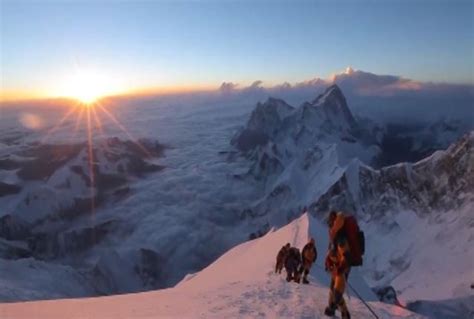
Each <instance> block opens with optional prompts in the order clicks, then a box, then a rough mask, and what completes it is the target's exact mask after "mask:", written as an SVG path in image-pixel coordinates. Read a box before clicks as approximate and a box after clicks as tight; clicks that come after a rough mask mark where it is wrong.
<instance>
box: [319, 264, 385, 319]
mask: <svg viewBox="0 0 474 319" xmlns="http://www.w3.org/2000/svg"><path fill="white" fill-rule="evenodd" d="M314 265H315V266H316V267H318V268H320V269H322V270H324V271H326V269H324V268H323V267H321V266H319V265H318V264H314ZM347 285H348V286H349V288H351V290H352V291H353V292H354V293H355V295H356V296H357V298H359V299H360V301H362V303H363V304H364V305H365V306H366V307H367V309H369V311H370V313H371V314H372V315H373V316H374V317H375V318H376V319H379V316H377V314H376V313H375V312H374V310H372V308H371V307H370V306H369V304H368V303H367V302H366V301H365V300H364V298H362V296H361V295H359V293H358V292H357V290H355V289H354V287H352V285H351V284H350V283H349V280H347Z"/></svg>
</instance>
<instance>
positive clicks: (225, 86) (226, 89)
mask: <svg viewBox="0 0 474 319" xmlns="http://www.w3.org/2000/svg"><path fill="white" fill-rule="evenodd" d="M238 86H239V85H238V84H237V83H233V82H222V84H221V86H220V87H219V91H220V92H222V93H230V92H233V91H235V90H236V89H237V87H238Z"/></svg>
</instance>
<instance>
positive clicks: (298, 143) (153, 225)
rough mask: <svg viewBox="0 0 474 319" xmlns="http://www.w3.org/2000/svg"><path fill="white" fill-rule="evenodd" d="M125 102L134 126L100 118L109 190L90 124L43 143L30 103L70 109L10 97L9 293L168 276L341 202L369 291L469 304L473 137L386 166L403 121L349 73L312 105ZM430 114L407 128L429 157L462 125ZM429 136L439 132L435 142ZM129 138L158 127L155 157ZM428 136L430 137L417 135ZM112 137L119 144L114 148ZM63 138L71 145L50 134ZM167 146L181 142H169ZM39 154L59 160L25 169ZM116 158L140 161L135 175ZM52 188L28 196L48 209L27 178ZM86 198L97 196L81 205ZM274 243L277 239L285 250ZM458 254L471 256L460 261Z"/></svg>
mask: <svg viewBox="0 0 474 319" xmlns="http://www.w3.org/2000/svg"><path fill="white" fill-rule="evenodd" d="M114 103H117V104H116V105H115V104H114V105H113V114H114V116H116V117H117V119H118V121H120V123H121V124H122V126H123V127H124V128H126V129H127V132H126V133H127V134H124V133H123V132H122V131H121V130H120V129H118V128H117V126H116V125H115V124H114V123H113V122H110V121H108V122H107V121H106V119H107V117H105V118H103V119H102V120H103V127H102V129H103V131H104V133H105V134H104V136H102V134H101V132H100V131H97V130H96V131H94V134H93V145H94V155H93V157H94V159H95V160H94V161H93V165H92V168H93V172H94V173H95V174H96V175H97V176H99V177H97V179H96V181H97V182H99V183H98V184H96V185H98V186H97V187H96V188H91V187H90V186H89V185H88V182H87V180H90V176H89V175H88V172H90V163H89V158H88V157H89V155H88V150H87V148H84V147H85V145H86V143H85V142H84V141H86V140H87V126H85V125H83V126H82V127H81V125H79V126H78V125H77V119H76V118H70V119H69V120H66V121H64V122H63V123H62V125H61V126H60V127H58V129H57V130H56V131H55V132H54V133H53V134H51V135H50V136H49V137H50V138H49V139H48V140H54V141H55V142H54V143H53V142H49V144H44V143H39V144H38V141H41V140H42V139H43V138H44V136H45V133H46V132H47V131H48V130H47V129H48V127H47V126H45V127H44V128H43V129H37V130H32V129H30V128H25V127H23V126H22V125H18V120H17V119H18V118H20V119H21V118H22V116H23V115H24V114H25V113H28V114H31V115H32V116H33V115H34V116H35V117H37V118H41V119H48V120H49V121H48V122H49V123H50V125H51V126H53V125H55V124H57V123H59V121H60V119H61V118H62V116H63V114H61V113H60V112H59V110H60V109H59V108H58V109H55V110H54V111H53V112H51V111H50V110H48V109H47V108H45V109H38V111H36V110H35V109H34V108H31V109H28V110H22V109H14V110H12V111H11V113H9V112H10V111H8V112H7V111H4V110H2V112H3V113H2V117H0V124H1V125H0V131H1V132H0V133H1V134H0V143H2V144H1V145H0V151H1V159H2V160H1V161H0V166H1V168H2V169H1V170H0V182H1V183H0V193H1V194H2V195H3V196H0V215H1V216H0V234H1V236H0V237H1V238H0V274H8V275H3V276H0V279H1V280H0V299H1V300H2V301H20V300H35V299H51V298H64V297H87V296H89V297H90V296H97V295H108V294H114V293H130V292H138V291H143V290H150V289H159V288H166V287H171V286H174V285H175V284H176V283H177V282H179V281H180V280H181V279H182V278H183V277H184V276H185V275H186V274H187V273H195V272H199V271H200V270H201V269H203V268H204V267H206V266H208V265H209V264H211V263H212V262H213V261H214V260H216V259H217V258H218V257H219V256H221V255H222V254H224V253H225V252H226V251H228V250H229V249H230V248H232V247H234V246H235V245H238V244H240V243H242V242H245V241H247V240H248V239H249V238H256V237H260V236H263V235H265V234H266V233H267V232H268V231H270V230H272V229H276V228H278V227H281V226H283V225H286V224H287V223H289V222H290V221H292V220H294V219H295V218H298V217H299V216H300V215H301V213H302V211H303V208H304V207H307V208H309V211H310V213H311V214H312V215H313V216H316V218H318V219H322V218H324V215H325V213H327V210H329V209H330V208H335V209H344V210H347V211H350V212H353V213H355V214H357V215H358V217H359V219H360V222H361V225H362V227H363V228H364V230H365V231H366V235H367V238H368V251H367V255H366V258H365V264H364V266H363V267H362V268H361V269H360V270H361V271H360V275H361V276H363V277H364V280H365V282H366V283H368V284H369V285H370V286H371V288H377V289H376V290H377V291H379V292H380V291H389V292H390V291H391V290H390V287H391V286H393V287H394V288H395V292H396V293H397V294H398V298H399V300H400V301H402V302H406V303H407V306H408V307H410V308H411V309H415V310H416V311H420V312H423V313H430V312H426V310H427V309H428V310H430V309H435V308H436V309H440V311H442V312H440V313H442V314H443V315H438V318H447V315H446V314H448V313H451V314H454V315H452V317H453V318H456V317H459V316H461V314H463V313H469V311H470V310H469V309H470V308H469V307H470V305H471V304H473V302H472V297H471V295H469V291H468V290H466V289H467V287H468V286H467V285H468V284H469V282H470V281H472V280H471V279H470V278H472V277H473V275H472V271H471V272H470V269H472V268H473V267H472V263H470V260H474V258H472V254H473V253H472V249H471V247H470V246H469V244H470V243H472V238H471V237H472V236H471V235H470V232H471V231H470V230H471V229H472V227H471V225H472V219H471V218H472V217H470V216H469V215H470V214H471V213H470V212H472V200H471V199H470V198H472V188H470V187H471V186H472V183H471V182H470V180H469V178H470V176H472V166H471V165H472V164H470V162H469V161H471V162H472V157H471V154H472V152H471V151H470V150H472V142H469V141H470V140H472V137H470V136H468V138H467V139H463V140H461V141H460V142H459V144H456V145H457V146H453V147H452V148H451V149H449V150H447V151H445V152H444V153H442V152H441V153H435V154H433V155H432V156H431V157H429V158H427V159H425V160H423V161H421V162H418V159H419V158H420V157H419V155H417V156H415V157H413V158H415V160H413V161H411V160H410V162H411V164H409V163H405V164H401V163H400V164H397V165H392V166H390V167H381V164H380V163H381V161H380V158H381V157H383V156H388V157H390V158H394V157H393V156H392V155H391V154H396V153H397V152H396V148H395V147H393V148H392V147H389V146H390V143H384V140H385V141H386V140H387V136H388V135H387V134H388V133H393V132H389V131H390V130H389V129H387V128H386V127H383V126H380V125H378V124H374V123H373V122H371V121H370V119H369V120H366V119H360V118H357V117H354V116H353V115H352V114H351V110H350V109H349V106H348V105H347V102H346V100H345V98H344V95H343V94H342V92H341V90H340V89H339V88H338V87H336V86H332V87H330V88H328V89H327V90H326V91H325V92H323V93H322V94H321V95H320V96H319V97H318V98H316V99H314V100H313V101H311V102H307V103H304V104H302V105H301V106H299V107H293V106H291V105H288V104H287V103H285V102H284V101H282V100H279V99H274V98H270V99H268V100H267V101H266V102H265V103H260V104H258V106H257V108H255V109H254V110H253V111H252V108H253V107H252V105H254V104H252V103H254V102H249V101H248V99H247V100H245V103H243V104H239V103H238V102H236V101H233V102H232V103H231V104H225V103H221V102H220V101H219V103H217V102H215V101H214V102H212V103H206V100H205V99H204V98H203V99H202V101H201V100H199V101H197V100H194V99H193V98H192V97H189V98H188V99H185V100H182V101H181V100H177V101H174V102H173V103H171V102H170V101H167V102H163V101H161V100H159V99H153V98H151V97H150V98H148V99H147V100H144V101H140V100H138V101H136V100H134V99H130V100H126V103H125V102H124V104H123V105H122V104H120V103H122V102H120V101H114ZM111 109H112V107H111ZM64 110H65V111H64V112H66V111H67V108H64ZM48 112H49V113H48ZM55 116H56V117H57V118H56V117H55ZM246 120H248V123H247V126H246V127H244V128H243V129H240V130H239V127H240V126H241V125H242V124H243V123H245V121H246ZM44 122H45V123H46V121H44ZM20 123H21V122H20ZM449 123H451V122H449ZM433 125H434V126H436V129H433V130H427V131H426V134H424V135H423V136H424V137H423V138H420V137H421V136H420V135H418V133H416V134H415V133H413V132H410V131H409V130H407V131H404V129H403V128H401V129H400V130H397V131H396V132H395V133H396V135H397V137H400V138H402V139H403V138H406V137H407V136H409V137H410V138H412V137H413V143H411V144H410V149H411V147H412V146H413V150H415V151H420V154H421V153H422V152H425V151H426V150H427V149H429V148H432V149H437V148H439V147H442V146H443V145H448V144H449V143H451V142H452V141H453V140H455V139H458V138H459V133H460V131H459V130H457V129H455V130H451V128H452V125H451V124H450V125H449V127H447V126H446V125H435V124H433ZM77 126H78V129H77V130H76V128H77ZM427 127H429V126H427ZM446 130H448V131H449V132H451V133H452V134H451V133H450V134H445V133H446V132H447V131H446ZM236 131H238V132H237V134H235V133H236ZM430 132H431V133H430ZM429 134H433V135H435V136H433V140H436V141H441V142H442V143H437V144H436V143H432V144H430V143H429V138H428V136H429ZM438 134H440V136H438ZM130 136H135V137H143V138H145V139H139V141H141V142H140V143H141V144H142V145H143V146H145V148H151V150H153V149H155V150H156V153H155V151H150V152H151V153H152V156H149V155H146V154H145V153H146V152H145V153H144V152H142V151H140V150H139V148H140V147H138V149H137V147H136V144H133V143H131V142H130ZM435 137H436V138H435ZM157 139H158V140H159V141H160V144H156V142H155V141H156V140H157ZM133 140H134V141H137V140H136V139H133ZM230 140H232V145H229V141H230ZM422 140H423V141H425V142H427V143H424V142H423V143H418V141H420V142H422ZM466 141H467V142H466ZM108 143H111V144H112V145H111V147H108V148H107V147H102V146H101V145H103V144H108ZM64 144H67V145H69V146H68V147H67V148H64V147H63V149H61V147H62V146H55V147H52V146H51V145H64ZM435 144H436V145H435ZM163 145H167V146H169V147H167V148H166V149H165V151H164V153H163ZM56 147H57V148H56ZM155 147H156V148H155ZM387 147H388V148H387ZM443 147H444V146H443ZM107 149H109V150H110V149H111V150H112V151H111V154H108V151H107ZM52 150H56V151H57V153H58V154H57V155H59V156H58V157H55V156H53V155H52V153H56V151H54V152H52ZM137 151H138V152H137ZM76 152H77V153H76ZM390 152H391V153H390ZM153 153H155V154H153ZM42 154H43V155H42ZM61 154H62V155H61ZM462 154H464V155H462ZM136 156H138V158H137V157H136ZM116 158H119V160H118V161H116ZM398 161H399V158H397V163H398ZM27 163H35V164H34V165H37V166H36V167H45V168H46V169H41V170H38V172H35V171H34V170H31V166H30V168H29V169H28V168H23V167H28V165H29V164H27ZM45 163H46V164H47V165H46V164H45ZM118 163H124V165H125V166H128V164H126V163H132V164H130V165H131V166H130V168H127V171H126V172H123V171H121V169H119V167H120V166H121V165H118ZM133 163H136V164H137V165H134V164H133ZM12 165H13V166H12ZM78 167H81V168H82V169H81V170H80V169H79V168H78ZM143 167H144V168H150V169H145V170H144V171H143V170H142V169H140V168H143ZM163 167H164V169H162V168H163ZM20 171H23V173H20V175H21V176H23V177H28V176H29V174H30V173H34V174H40V176H39V177H34V178H37V179H28V178H23V177H21V176H19V175H18V172H20ZM438 171H439V172H438ZM433 172H434V173H433ZM34 174H33V176H36V175H34ZM41 174H43V175H41ZM44 174H46V175H44ZM101 175H105V176H104V177H103V178H102V176H101ZM101 178H102V179H101ZM471 180H472V179H471ZM470 185H471V186H470ZM42 189H48V190H50V192H47V191H45V192H44V193H45V194H50V195H51V194H57V195H58V196H50V197H46V199H48V200H42V201H39V200H38V199H34V197H31V196H30V197H31V198H30V200H31V199H33V200H36V201H37V202H35V203H36V204H35V205H34V207H37V209H33V208H31V207H30V206H28V205H27V204H26V198H27V197H26V194H28V191H29V192H31V191H33V193H32V194H33V195H36V192H37V191H36V190H42ZM41 194H43V192H41ZM92 195H95V196H93V197H92ZM45 196H46V195H45ZM48 196H49V195H48ZM91 198H94V204H95V209H94V213H91V206H90V203H91V201H90V199H91ZM81 199H85V200H86V202H87V204H84V205H83V206H81V205H78V206H77V205H76V200H79V204H80V203H81ZM70 204H71V205H72V206H69V205H70ZM43 206H45V207H50V208H51V210H48V209H45V207H43ZM28 207H29V208H28ZM63 207H69V208H67V209H63ZM20 209H21V210H20ZM15 210H17V211H15ZM14 211H15V212H16V213H15V214H12V212H14ZM420 230H423V231H420ZM325 236H326V230H321V231H318V232H317V233H316V238H317V240H318V241H322V240H323V239H324V238H325ZM254 242H257V241H254ZM433 242H434V243H435V244H434V245H433ZM394 243H397V245H394ZM278 245H281V243H279V244H278ZM242 247H247V248H248V247H250V246H242ZM272 247H273V246H272ZM272 249H273V248H272ZM272 249H269V250H272ZM322 249H323V250H324V249H325V247H323V248H322ZM275 253H276V252H274V251H271V252H268V254H271V255H272V258H271V259H272V260H273V258H274V254H275ZM439 256H442V257H439ZM269 260H270V259H269ZM445 260H456V261H460V262H456V267H454V266H452V264H451V263H442V262H444V261H445ZM233 263H234V261H233ZM427 264H428V265H429V267H431V268H430V272H429V273H427V272H425V271H424V270H425V269H427V267H428V266H427ZM242 267H243V266H242ZM430 274H433V276H430ZM313 276H315V275H314V274H313ZM324 276H325V275H324ZM32 278H34V280H32ZM324 278H326V277H324ZM466 278H467V279H466ZM420 279H421V282H420ZM318 280H319V279H318ZM440 282H442V283H443V287H442V288H439V287H438V285H439V283H440ZM282 283H283V282H282ZM278 285H279V283H278ZM260 286H261V285H260ZM275 287H277V288H275V289H277V291H278V290H279V289H280V288H281V286H275ZM285 287H286V286H285ZM290 287H292V286H290ZM258 289H260V288H255V290H258ZM291 289H293V288H291ZM305 289H316V288H314V287H311V288H305V287H301V288H300V286H297V287H296V288H294V290H291V292H292V293H293V292H295V294H296V295H297V296H300V295H298V294H300V293H303V292H304V291H306V290H305ZM165 291H167V290H165ZM311 291H314V293H315V294H316V293H317V289H316V290H311ZM241 292H242V293H244V291H241ZM162 293H164V291H162V292H156V294H157V296H158V295H160V296H161V294H162ZM180 293H181V292H180ZM326 293H327V291H326V290H325V289H324V293H323V294H324V298H323V297H322V298H323V299H322V301H321V302H322V303H321V305H322V304H323V303H325V301H326V298H327V297H326ZM154 294H155V293H150V295H149V296H151V297H150V298H151V299H153V298H155V297H153V296H155V295H154ZM207 295H208V296H209V298H211V297H212V296H211V292H208V293H207ZM137 296H140V295H137ZM142 296H143V295H142ZM292 296H293V294H292ZM383 297H384V300H389V299H390V298H389V296H388V294H385V296H383ZM117 298H121V297H117ZM163 298H165V297H163ZM166 298H168V297H166ZM298 298H299V297H298ZM392 299H393V298H392ZM102 300H106V299H102ZM117 300H118V299H117ZM302 300H303V299H302ZM91 302H93V301H91ZM133 302H137V303H138V304H140V303H142V302H143V301H139V300H138V299H135V298H134V299H133ZM170 302H171V301H170ZM190 304H192V301H190ZM302 304H306V301H304V302H302ZM2 306H3V305H2ZM353 306H354V307H355V308H357V306H356V305H353ZM68 307H69V304H68ZM173 307H175V306H170V309H175V308H173ZM249 307H250V306H249ZM303 307H305V306H304V305H303ZM318 307H319V306H318ZM146 308H147V309H149V308H148V306H146ZM135 309H136V308H135ZM193 309H197V308H193ZM318 309H319V308H318ZM466 309H467V310H466ZM58 311H59V310H58ZM130 311H132V310H130ZM232 311H234V310H232ZM249 311H250V310H249ZM269 311H270V310H269ZM356 311H357V310H356ZM125 313H127V312H125ZM178 313H179V312H178ZM282 313H284V312H282ZM289 313H290V312H289ZM290 314H291V313H290ZM241 315H242V316H245V313H243V314H241ZM209 316H211V314H209ZM249 316H252V315H249ZM302 316H303V315H302ZM435 317H436V316H435ZM448 318H449V317H448Z"/></svg>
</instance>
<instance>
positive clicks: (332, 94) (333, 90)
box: [312, 84, 357, 128]
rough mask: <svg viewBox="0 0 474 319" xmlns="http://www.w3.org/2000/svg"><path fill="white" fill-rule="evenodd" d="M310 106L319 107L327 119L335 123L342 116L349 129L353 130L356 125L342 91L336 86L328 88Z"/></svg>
mask: <svg viewBox="0 0 474 319" xmlns="http://www.w3.org/2000/svg"><path fill="white" fill-rule="evenodd" d="M312 106H314V107H321V108H322V109H323V110H324V111H325V112H326V114H328V116H329V118H333V119H334V120H335V121H336V122H337V118H338V117H340V115H342V117H343V119H344V121H345V122H347V124H348V125H349V127H351V128H354V127H355V126H356V125H357V124H356V121H355V119H354V116H353V115H352V113H351V111H350V110H349V107H348V106H347V101H346V98H345V96H344V94H343V93H342V90H341V89H340V88H339V86H338V85H337V84H333V85H331V86H329V87H328V88H327V89H326V90H325V91H324V93H323V94H320V95H319V96H318V97H317V98H316V99H315V100H314V101H313V102H312Z"/></svg>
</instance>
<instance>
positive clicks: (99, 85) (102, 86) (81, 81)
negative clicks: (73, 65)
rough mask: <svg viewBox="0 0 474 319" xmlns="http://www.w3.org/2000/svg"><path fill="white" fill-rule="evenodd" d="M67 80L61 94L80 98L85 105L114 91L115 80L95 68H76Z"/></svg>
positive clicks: (91, 103)
mask: <svg viewBox="0 0 474 319" xmlns="http://www.w3.org/2000/svg"><path fill="white" fill-rule="evenodd" d="M65 82H66V83H65V84H64V85H65V87H64V88H63V89H62V90H61V91H62V93H61V95H62V96H65V97H69V98H73V99H75V100H78V101H79V102H81V103H82V104H83V105H84V106H90V105H93V104H94V102H96V101H98V100H100V99H101V98H102V97H104V96H106V95H110V94H112V93H113V85H112V82H113V81H111V80H110V79H108V78H107V77H106V76H105V75H103V74H100V73H99V72H97V71H94V70H76V72H74V73H73V74H71V76H70V78H69V79H67V80H66V81H65Z"/></svg>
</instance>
